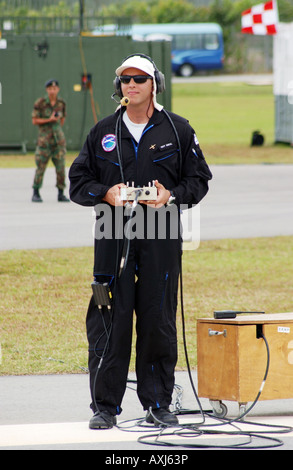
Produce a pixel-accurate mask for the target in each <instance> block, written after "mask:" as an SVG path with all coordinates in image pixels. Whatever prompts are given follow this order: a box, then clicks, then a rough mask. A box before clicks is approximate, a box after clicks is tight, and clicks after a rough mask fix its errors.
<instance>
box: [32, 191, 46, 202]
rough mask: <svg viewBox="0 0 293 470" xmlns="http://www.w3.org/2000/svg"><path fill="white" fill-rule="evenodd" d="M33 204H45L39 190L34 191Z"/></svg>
mask: <svg viewBox="0 0 293 470" xmlns="http://www.w3.org/2000/svg"><path fill="white" fill-rule="evenodd" d="M32 202H43V199H42V198H41V196H40V193H39V190H38V189H34V193H33V197H32Z"/></svg>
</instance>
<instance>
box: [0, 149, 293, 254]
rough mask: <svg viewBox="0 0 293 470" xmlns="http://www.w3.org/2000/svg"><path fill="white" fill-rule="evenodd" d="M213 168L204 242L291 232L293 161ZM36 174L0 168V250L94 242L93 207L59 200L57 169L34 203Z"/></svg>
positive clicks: (203, 206) (202, 210)
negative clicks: (33, 192) (40, 199)
mask: <svg viewBox="0 0 293 470" xmlns="http://www.w3.org/2000/svg"><path fill="white" fill-rule="evenodd" d="M292 159H293V150H292ZM211 168H212V172H213V174H214V179H213V180H212V182H211V184H210V192H209V193H208V195H207V196H206V198H205V199H204V200H203V202H202V203H201V204H200V216H201V218H200V236H201V239H202V240H209V239H221V238H246V237H255V236H275V235H292V234H293V184H292V181H293V164H292V165H231V166H229V165H219V166H212V167H211ZM33 175H34V169H12V170H8V169H0V214H1V225H0V250H9V249H13V248H19V249H21V248H28V249H29V248H55V247H66V246H68V247H71V246H91V245H92V244H93V236H92V232H93V231H92V228H93V222H94V219H93V216H92V209H91V208H87V207H81V206H78V205H77V204H74V203H57V202H56V201H57V190H56V188H55V174H54V169H53V168H49V169H48V170H47V172H46V174H45V181H44V187H43V189H42V191H41V194H42V197H43V199H44V202H43V203H42V204H33V203H32V202H31V195H32V189H31V185H32V179H33Z"/></svg>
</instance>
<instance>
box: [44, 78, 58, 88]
mask: <svg viewBox="0 0 293 470" xmlns="http://www.w3.org/2000/svg"><path fill="white" fill-rule="evenodd" d="M48 86H59V82H58V80H55V78H51V80H48V81H47V82H46V83H45V88H48Z"/></svg>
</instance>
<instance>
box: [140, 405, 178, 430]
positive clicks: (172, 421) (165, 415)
mask: <svg viewBox="0 0 293 470" xmlns="http://www.w3.org/2000/svg"><path fill="white" fill-rule="evenodd" d="M145 420H146V422H147V423H153V424H155V425H156V426H174V425H177V424H179V422H178V419H177V416H175V415H174V414H173V413H171V411H170V410H168V409H167V408H156V409H154V410H151V411H148V412H147V415H146V419H145Z"/></svg>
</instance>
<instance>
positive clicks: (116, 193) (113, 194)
mask: <svg viewBox="0 0 293 470" xmlns="http://www.w3.org/2000/svg"><path fill="white" fill-rule="evenodd" d="M125 187H126V185H125V184H123V183H118V184H115V186H112V188H110V189H109V190H108V191H107V192H106V194H105V196H104V197H103V201H105V202H107V203H108V204H110V205H111V206H124V204H125V203H126V201H122V200H121V197H120V189H121V188H125Z"/></svg>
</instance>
